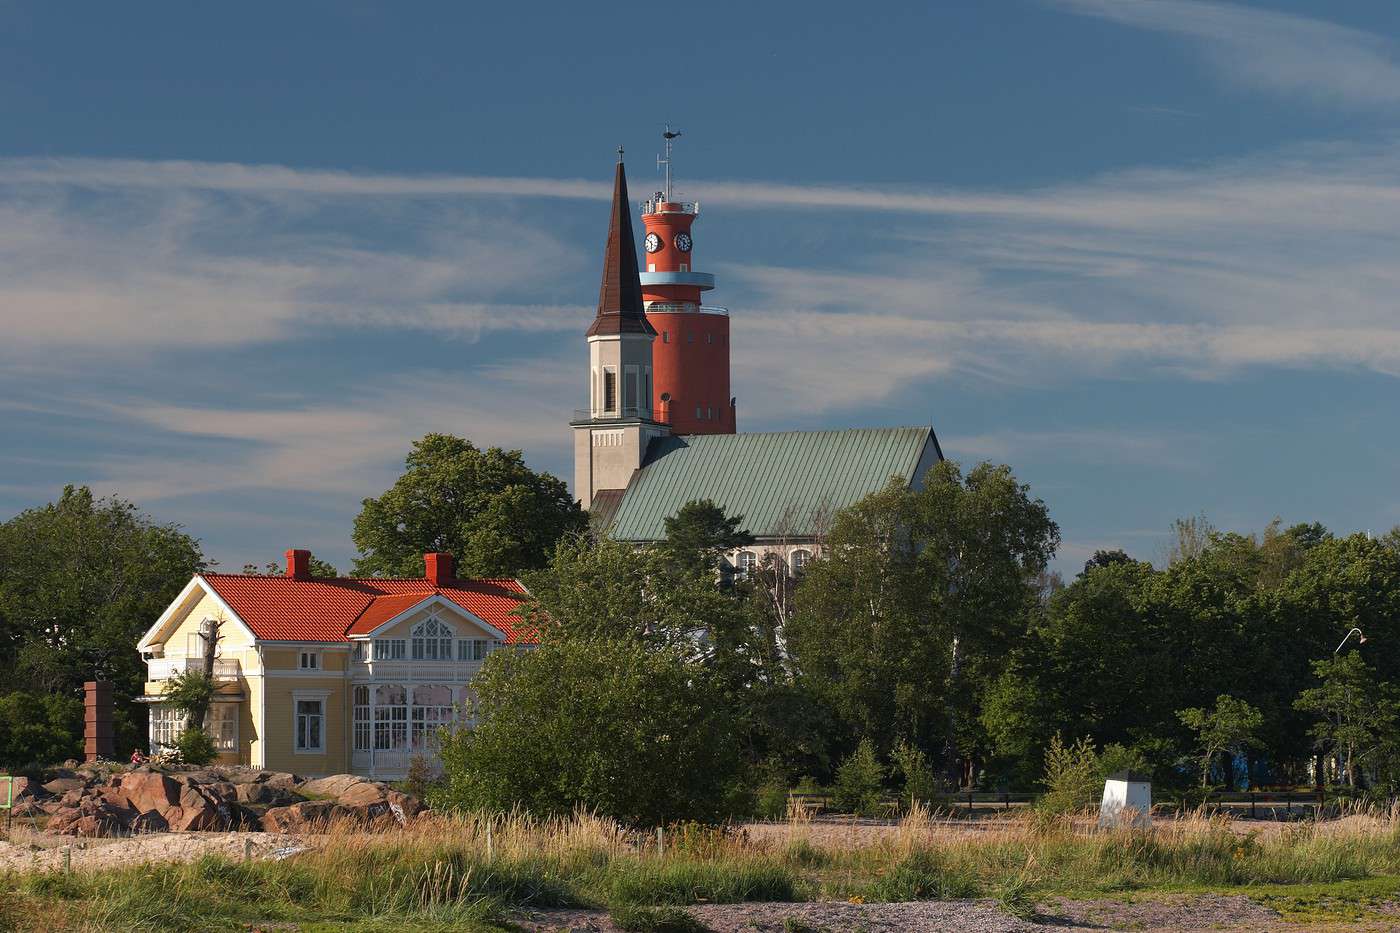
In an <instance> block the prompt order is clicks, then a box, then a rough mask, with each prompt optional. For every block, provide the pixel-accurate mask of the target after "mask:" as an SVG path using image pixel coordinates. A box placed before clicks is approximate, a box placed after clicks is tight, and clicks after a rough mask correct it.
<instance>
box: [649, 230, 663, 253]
mask: <svg viewBox="0 0 1400 933" xmlns="http://www.w3.org/2000/svg"><path fill="white" fill-rule="evenodd" d="M645 244H646V248H647V252H648V253H654V252H656V251H657V250H659V249H660V248H661V237H659V236H657V235H656V234H654V233H648V234H647V238H646V241H645Z"/></svg>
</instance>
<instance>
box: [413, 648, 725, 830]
mask: <svg viewBox="0 0 1400 933" xmlns="http://www.w3.org/2000/svg"><path fill="white" fill-rule="evenodd" d="M473 685H474V686H475V688H476V691H477V697H478V702H477V711H478V715H479V716H480V722H479V723H478V725H477V726H476V727H475V728H472V729H464V730H461V731H459V732H457V733H455V734H452V735H450V736H447V737H446V738H445V739H444V741H443V747H442V763H443V773H444V778H445V782H446V783H445V787H444V789H443V792H442V793H441V794H440V795H437V797H436V799H437V800H438V802H439V803H442V804H443V805H445V806H448V807H451V808H454V809H459V810H471V809H485V810H497V811H505V810H510V809H512V808H513V807H521V808H523V809H526V810H528V811H530V812H531V813H533V814H535V815H537V816H550V815H554V816H565V815H568V814H570V813H573V812H574V811H575V810H577V809H578V808H584V809H587V810H590V811H592V812H593V813H596V814H598V815H600V816H607V817H612V818H613V819H616V820H619V821H621V822H623V823H627V824H630V825H634V826H638V825H641V826H656V825H662V824H666V823H671V822H676V821H681V820H691V819H694V820H714V819H717V818H718V817H720V816H722V815H723V811H724V807H725V802H726V801H725V795H726V791H727V790H728V789H729V788H730V787H732V786H733V785H734V783H735V781H736V780H737V778H738V776H739V770H740V760H739V757H738V746H739V743H738V742H737V741H736V740H735V738H734V734H733V731H734V730H733V721H732V718H731V714H730V713H729V712H728V705H727V704H726V703H725V702H724V701H723V699H722V697H721V695H720V692H719V690H718V688H717V686H716V685H715V682H714V680H713V677H712V675H711V674H710V673H709V672H708V671H707V670H706V669H704V668H702V667H700V666H699V665H695V664H691V663H688V662H687V661H686V660H685V659H684V658H683V657H682V656H681V655H680V653H679V651H678V650H672V649H667V648H657V647H648V646H644V645H640V644H636V643H632V642H624V641H612V640H604V639H573V638H570V639H562V638H558V639H551V638H546V639H545V640H544V642H543V643H542V644H541V645H540V647H539V648H538V649H536V650H534V651H530V652H527V653H525V654H518V655H517V654H509V653H506V652H498V653H496V654H494V655H492V656H491V658H490V660H488V661H487V662H486V664H485V665H483V670H482V672H481V673H480V674H479V675H478V676H477V679H476V680H475V681H474V683H473Z"/></svg>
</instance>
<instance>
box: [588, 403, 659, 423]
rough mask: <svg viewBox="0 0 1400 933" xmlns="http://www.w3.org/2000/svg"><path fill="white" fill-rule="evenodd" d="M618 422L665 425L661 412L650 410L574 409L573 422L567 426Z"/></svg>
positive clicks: (638, 408) (620, 408)
mask: <svg viewBox="0 0 1400 933" xmlns="http://www.w3.org/2000/svg"><path fill="white" fill-rule="evenodd" d="M607 421H618V422H630V421H650V422H652V423H653V424H667V423H668V422H667V420H666V415H665V414H664V413H663V412H659V411H655V410H653V409H651V408H642V407H640V406H639V407H637V408H622V407H619V408H616V409H614V410H612V411H591V410H589V409H587V408H575V409H574V417H573V420H572V421H570V422H569V424H596V423H599V422H607Z"/></svg>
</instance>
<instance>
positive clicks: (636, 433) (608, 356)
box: [570, 149, 670, 509]
mask: <svg viewBox="0 0 1400 933" xmlns="http://www.w3.org/2000/svg"><path fill="white" fill-rule="evenodd" d="M621 155H622V151H621V150H620V149H619V150H618V156H619V158H618V162H617V176H616V179H615V181H614V183H613V201H612V218H611V220H610V222H609V224H608V244H607V249H606V251H605V252H604V255H603V285H602V288H601V289H600V290H599V292H598V314H597V315H596V316H595V317H594V318H593V324H592V326H591V327H589V328H588V372H589V381H588V398H589V402H588V410H587V411H580V412H578V413H577V417H576V418H575V419H574V420H573V421H572V422H570V424H571V425H572V426H573V429H574V495H575V496H577V497H578V499H579V501H580V502H581V503H582V505H583V507H584V508H585V509H588V508H592V507H593V501H594V499H595V498H598V497H599V494H600V493H611V494H612V495H613V496H621V494H622V490H623V489H625V488H627V483H628V481H629V480H630V479H631V478H632V473H633V472H634V471H635V470H636V469H637V468H638V467H640V466H641V465H642V458H643V457H645V456H646V452H647V445H648V444H649V443H650V442H651V440H652V438H655V437H663V436H665V435H667V434H669V433H670V430H669V429H668V428H667V427H666V425H664V424H662V423H661V422H659V421H658V420H656V417H655V413H654V412H653V411H652V359H651V343H652V341H653V340H655V339H656V330H655V329H654V328H653V327H652V326H651V324H650V323H649V322H648V321H647V316H646V311H645V309H644V308H643V306H642V285H641V279H640V277H639V275H638V268H637V246H636V243H635V242H634V241H633V239H632V215H631V208H630V206H629V203H628V200H627V175H626V172H625V171H624V169H623V166H622V159H621Z"/></svg>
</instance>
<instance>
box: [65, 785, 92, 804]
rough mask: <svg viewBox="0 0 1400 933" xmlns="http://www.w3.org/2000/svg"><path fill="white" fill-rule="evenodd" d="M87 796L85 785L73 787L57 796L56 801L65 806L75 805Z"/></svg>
mask: <svg viewBox="0 0 1400 933" xmlns="http://www.w3.org/2000/svg"><path fill="white" fill-rule="evenodd" d="M87 796H88V792H87V788H86V787H75V788H73V789H72V790H70V791H68V792H66V793H65V794H64V795H63V796H62V797H59V798H58V802H59V803H61V804H62V805H63V806H65V807H76V806H77V805H78V804H80V803H82V802H83V798H85V797H87Z"/></svg>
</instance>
